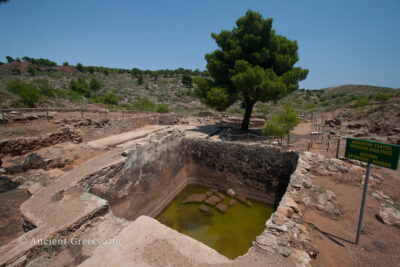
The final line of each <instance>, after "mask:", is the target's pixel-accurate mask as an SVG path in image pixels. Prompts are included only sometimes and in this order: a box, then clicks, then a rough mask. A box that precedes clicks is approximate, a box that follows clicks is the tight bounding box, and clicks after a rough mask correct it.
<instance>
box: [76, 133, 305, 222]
mask: <svg viewBox="0 0 400 267" xmlns="http://www.w3.org/2000/svg"><path fill="white" fill-rule="evenodd" d="M297 158H298V154H297V153H295V152H285V151H280V150H279V149H278V148H273V147H268V146H260V145H245V144H237V143H227V142H221V141H210V140H203V139H189V138H184V137H183V134H182V133H180V132H177V131H173V130H170V131H167V132H160V133H157V134H156V135H155V136H152V137H151V138H149V139H148V140H146V142H140V143H138V144H137V145H136V149H133V150H131V151H130V152H129V153H128V156H127V160H126V162H125V163H124V165H123V166H122V165H121V166H115V167H108V168H106V169H105V170H102V172H101V173H98V174H93V175H91V176H90V177H87V178H86V179H84V180H83V181H82V183H81V185H82V186H83V187H84V189H85V190H87V191H89V192H90V193H93V194H96V195H98V196H100V197H102V198H105V199H107V200H108V201H109V202H110V205H111V208H112V210H113V212H114V213H115V214H116V215H117V216H119V217H123V218H125V219H128V220H134V219H136V218H137V217H138V216H140V215H148V216H156V215H157V214H158V213H159V212H161V211H162V210H163V209H164V208H165V207H166V206H167V205H168V203H169V202H170V201H171V200H172V199H173V198H174V197H175V196H176V195H177V194H178V193H179V192H180V191H181V190H182V189H183V188H184V187H185V186H186V185H187V184H200V185H204V186H209V187H215V188H218V189H220V190H223V191H226V190H227V189H228V188H233V189H234V190H235V191H236V192H237V193H238V194H239V195H243V196H245V197H248V198H251V199H256V200H260V201H263V202H267V203H270V204H277V203H278V202H279V201H280V199H281V197H282V195H283V194H284V193H285V190H286V187H287V184H288V182H289V179H290V175H291V173H292V172H293V171H294V169H295V168H296V164H297Z"/></svg>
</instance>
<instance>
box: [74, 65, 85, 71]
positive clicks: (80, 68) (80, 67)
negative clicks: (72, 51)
mask: <svg viewBox="0 0 400 267" xmlns="http://www.w3.org/2000/svg"><path fill="white" fill-rule="evenodd" d="M75 68H76V69H77V70H79V71H80V72H83V65H82V64H81V63H78V64H76V67H75Z"/></svg>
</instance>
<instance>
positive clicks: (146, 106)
mask: <svg viewBox="0 0 400 267" xmlns="http://www.w3.org/2000/svg"><path fill="white" fill-rule="evenodd" d="M132 108H133V109H137V110H142V111H154V109H155V104H154V103H153V102H151V101H150V100H148V99H147V98H143V99H140V100H137V101H135V102H133V103H132Z"/></svg>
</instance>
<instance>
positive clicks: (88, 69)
mask: <svg viewBox="0 0 400 267" xmlns="http://www.w3.org/2000/svg"><path fill="white" fill-rule="evenodd" d="M86 69H87V71H88V72H89V73H90V74H93V73H94V71H95V69H94V67H92V66H89V67H87V68H86Z"/></svg>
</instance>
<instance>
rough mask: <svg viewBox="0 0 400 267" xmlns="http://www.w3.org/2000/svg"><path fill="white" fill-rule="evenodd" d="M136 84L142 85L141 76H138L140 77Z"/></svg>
mask: <svg viewBox="0 0 400 267" xmlns="http://www.w3.org/2000/svg"><path fill="white" fill-rule="evenodd" d="M137 84H138V85H142V84H143V76H142V75H140V76H139V77H138V80H137Z"/></svg>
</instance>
